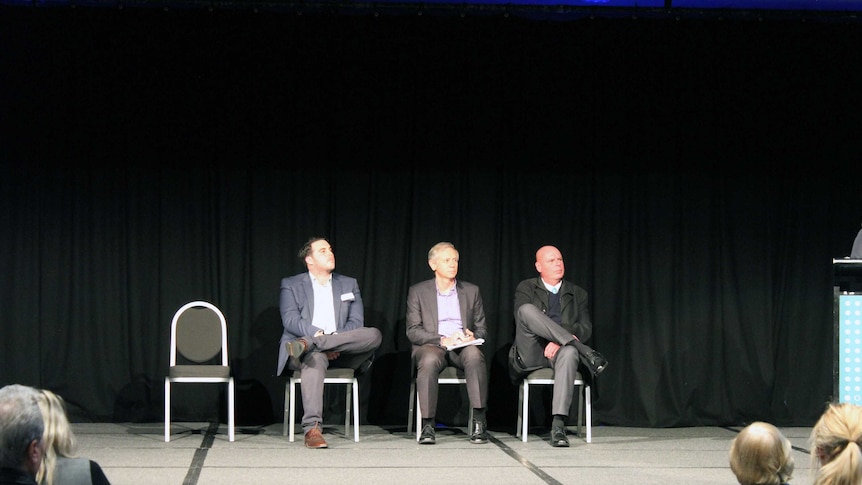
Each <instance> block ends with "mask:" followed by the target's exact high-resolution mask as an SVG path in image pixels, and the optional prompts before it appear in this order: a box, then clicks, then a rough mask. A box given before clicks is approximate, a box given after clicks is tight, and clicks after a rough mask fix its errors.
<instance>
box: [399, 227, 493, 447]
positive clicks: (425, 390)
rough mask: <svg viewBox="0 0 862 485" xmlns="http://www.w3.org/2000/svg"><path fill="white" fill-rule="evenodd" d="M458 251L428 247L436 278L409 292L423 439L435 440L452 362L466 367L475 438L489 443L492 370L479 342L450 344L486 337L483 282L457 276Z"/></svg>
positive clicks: (409, 332) (410, 335) (472, 438)
mask: <svg viewBox="0 0 862 485" xmlns="http://www.w3.org/2000/svg"><path fill="white" fill-rule="evenodd" d="M458 259H459V255H458V250H457V249H455V246H454V245H453V244H452V243H449V242H440V243H437V244H435V245H434V246H433V247H432V248H431V250H430V251H429V252H428V265H429V266H431V270H432V271H434V278H431V279H430V280H426V281H422V282H420V283H416V284H415V285H413V286H411V287H410V289H409V291H408V294H407V338H408V339H409V340H410V342H411V343H412V344H413V353H412V354H413V363H414V364H415V365H416V390H417V392H418V394H419V408H420V410H421V411H422V432H421V434H420V436H419V443H420V444H434V443H436V436H435V426H436V414H437V395H438V383H437V377H438V376H439V375H440V371H442V370H443V369H444V368H445V367H447V366H450V365H451V366H455V367H458V368H460V369H463V370H464V376H465V377H466V379H467V395H468V396H469V398H470V406H472V407H473V422H472V423H470V442H471V443H487V442H488V432H487V428H488V425H487V421H486V418H485V408H486V406H487V400H488V369H487V367H486V366H485V355H484V354H483V353H482V348H481V347H480V346H479V345H468V346H464V347H460V348H458V349H455V350H447V347H449V346H452V345H455V344H465V343H469V342H471V341H474V340H478V339H484V338H485V336H486V333H487V329H486V327H485V310H484V307H483V304H482V296H481V294H480V293H479V287H478V286H476V285H474V284H472V283H467V282H466V281H460V280H456V279H455V276H456V275H457V274H458Z"/></svg>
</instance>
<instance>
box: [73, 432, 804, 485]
mask: <svg viewBox="0 0 862 485" xmlns="http://www.w3.org/2000/svg"><path fill="white" fill-rule="evenodd" d="M73 428H74V430H75V433H76V435H77V437H78V442H79V455H80V456H86V457H88V458H91V459H94V460H96V461H97V462H99V464H100V465H101V466H102V468H103V469H104V470H105V474H106V475H107V476H108V478H109V479H110V480H111V483H112V484H113V485H125V484H128V485H149V484H152V485H166V484H178V485H179V484H188V485H194V484H204V485H211V484H231V485H234V484H256V485H264V484H290V483H337V484H354V483H356V484H366V483H373V484H409V485H419V484H437V485H439V484H449V483H451V484H462V483H465V481H466V482H467V483H483V484H486V483H489V484H495V485H504V484H518V485H528V484H589V485H620V484H627V483H637V484H638V485H647V484H656V485H675V484H679V485H683V484H684V485H698V484H703V485H707V484H710V485H718V484H722V485H729V484H735V483H736V478H735V477H734V476H733V473H732V472H731V471H730V467H729V465H728V459H727V456H728V450H729V449H730V443H731V440H733V438H734V436H736V433H737V432H738V430H739V429H738V428H721V427H693V428H672V429H651V428H625V427H609V426H593V430H592V443H589V444H588V443H586V442H585V441H584V440H583V438H582V437H578V436H576V435H575V434H574V433H575V427H570V435H569V440H570V442H571V447H569V448H554V447H552V446H551V445H550V444H549V442H548V438H549V436H548V434H549V433H548V431H549V430H548V429H541V428H535V429H533V430H532V432H533V434H530V435H529V441H528V442H527V443H524V442H522V441H521V440H520V439H519V438H516V437H515V435H514V429H513V430H512V431H509V432H507V431H499V430H498V431H494V430H492V432H491V435H492V439H491V441H490V442H489V443H487V444H483V445H474V444H471V443H470V442H469V441H468V440H467V435H466V434H465V433H466V430H465V429H464V428H448V429H440V430H438V432H437V444H435V445H419V444H418V443H416V441H415V437H416V435H415V433H410V434H408V433H407V432H406V429H405V427H404V426H402V427H400V428H398V427H393V428H388V427H380V426H374V425H362V426H361V428H360V436H359V442H354V441H353V439H352V437H353V434H352V432H351V434H350V436H347V437H345V435H344V425H343V424H341V425H328V426H325V427H324V438H326V440H327V442H328V443H329V448H327V449H321V450H309V449H306V448H305V447H304V445H303V442H302V434H301V430H299V428H298V427H297V436H296V441H294V442H293V443H291V442H289V441H288V438H287V437H286V436H282V425H281V423H276V424H272V425H269V426H258V427H237V429H236V438H235V441H234V442H230V441H229V440H228V435H227V426H226V425H224V424H222V425H220V426H218V427H216V426H215V425H210V424H208V423H176V422H175V423H173V424H172V427H171V429H172V435H171V441H170V442H168V443H165V441H164V424H163V423H145V424H140V423H75V424H73ZM513 428H514V426H513ZM782 431H783V432H784V433H785V435H786V436H787V437H788V438H789V439H790V440H791V442H792V443H793V447H794V452H793V453H794V460H795V462H796V472H795V473H794V476H793V480H792V481H791V483H811V481H812V480H811V477H812V473H811V471H812V470H811V460H810V453H809V451H808V443H807V440H808V435H809V433H810V431H811V428H782ZM463 475H473V478H472V479H471V478H465V477H464V476H463Z"/></svg>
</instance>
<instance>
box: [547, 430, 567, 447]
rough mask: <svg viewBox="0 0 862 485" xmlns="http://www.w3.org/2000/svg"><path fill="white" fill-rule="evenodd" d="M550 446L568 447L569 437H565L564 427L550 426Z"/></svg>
mask: <svg viewBox="0 0 862 485" xmlns="http://www.w3.org/2000/svg"><path fill="white" fill-rule="evenodd" d="M551 446H554V447H557V448H568V446H569V438H567V437H566V428H564V427H562V426H554V427H553V428H551Z"/></svg>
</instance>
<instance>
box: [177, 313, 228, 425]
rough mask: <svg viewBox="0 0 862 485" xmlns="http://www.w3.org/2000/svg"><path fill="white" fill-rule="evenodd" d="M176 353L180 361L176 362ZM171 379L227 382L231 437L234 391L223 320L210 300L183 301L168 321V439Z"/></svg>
mask: <svg viewBox="0 0 862 485" xmlns="http://www.w3.org/2000/svg"><path fill="white" fill-rule="evenodd" d="M178 356H180V357H181V358H182V361H181V363H177V357H178ZM219 356H220V359H217V357H219ZM219 361H220V363H213V362H219ZM172 383H215V384H227V408H228V409H227V419H228V437H229V439H230V441H233V440H234V395H235V392H234V381H233V376H231V371H230V364H229V359H228V350H227V321H226V320H225V317H224V314H223V313H222V312H221V310H219V309H218V308H217V307H216V306H215V305H213V304H212V303H209V302H206V301H193V302H189V303H186V304H185V305H183V306H182V307H180V309H179V310H177V311H176V313H175V314H174V318H173V321H172V322H171V348H170V368H169V370H168V376H167V377H165V442H168V441H170V440H171V384H172Z"/></svg>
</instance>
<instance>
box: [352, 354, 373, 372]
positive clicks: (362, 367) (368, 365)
mask: <svg viewBox="0 0 862 485" xmlns="http://www.w3.org/2000/svg"><path fill="white" fill-rule="evenodd" d="M373 363H374V354H371V357H369V358H368V359H366V360H365V361H364V362H362V363H361V364H359V367H357V368H356V377H359V376H361V375H362V374H365V373H366V372H368V370H369V369H371V364H373Z"/></svg>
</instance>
